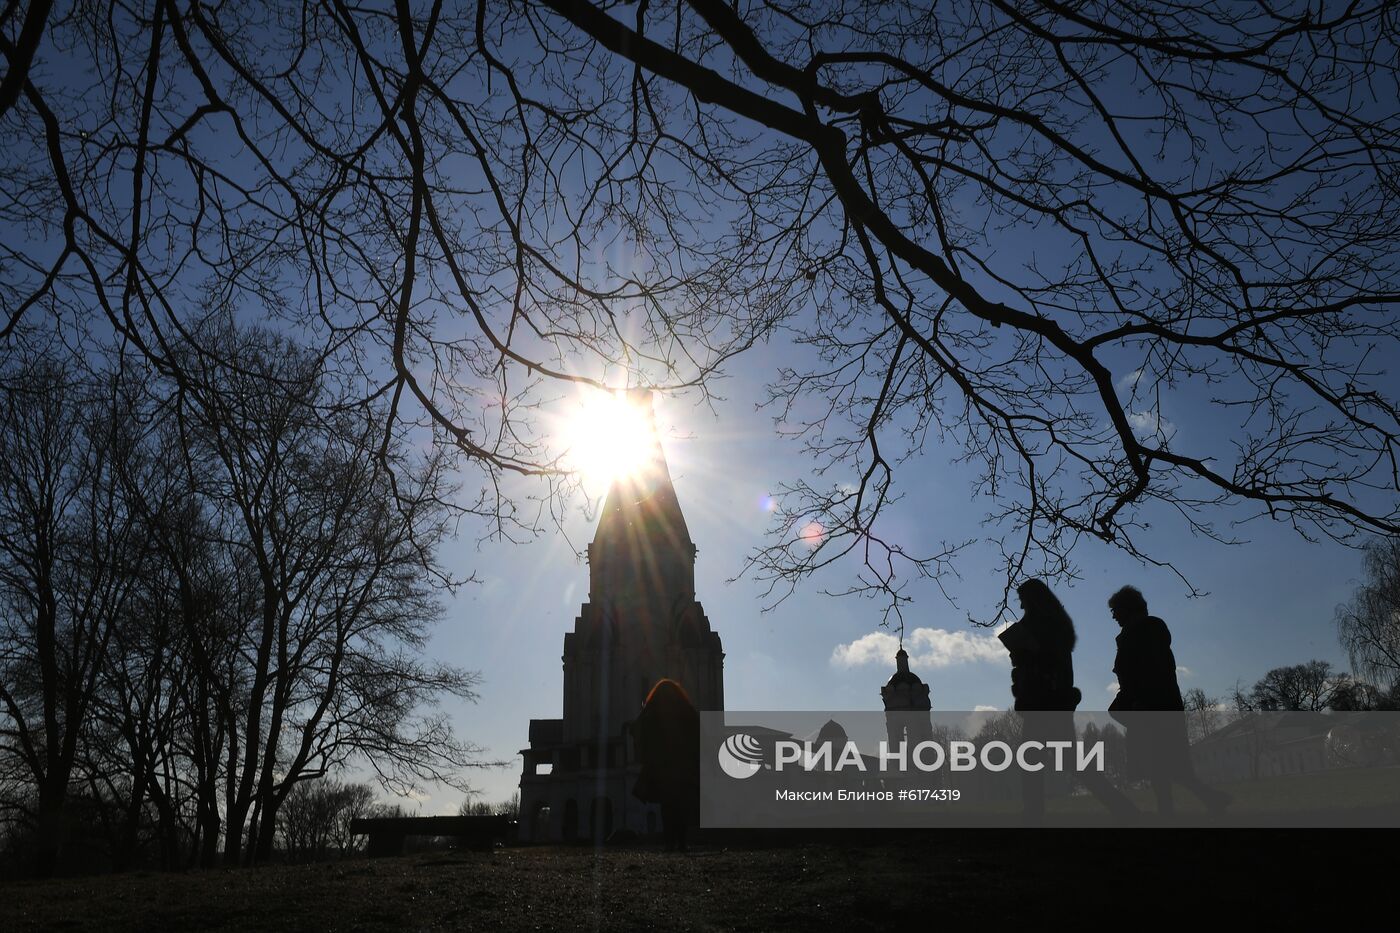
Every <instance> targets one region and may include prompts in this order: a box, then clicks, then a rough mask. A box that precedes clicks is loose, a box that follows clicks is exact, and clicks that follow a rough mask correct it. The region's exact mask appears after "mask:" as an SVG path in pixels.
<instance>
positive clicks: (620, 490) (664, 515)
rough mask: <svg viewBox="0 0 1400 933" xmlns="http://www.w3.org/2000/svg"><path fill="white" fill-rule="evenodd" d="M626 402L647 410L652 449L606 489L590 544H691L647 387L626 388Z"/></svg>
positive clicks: (688, 546)
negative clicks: (645, 459) (633, 542)
mask: <svg viewBox="0 0 1400 933" xmlns="http://www.w3.org/2000/svg"><path fill="white" fill-rule="evenodd" d="M627 403H628V404H629V405H633V406H635V407H637V408H638V409H640V410H642V411H643V412H645V413H646V418H647V424H648V426H649V427H650V428H651V452H650V455H649V456H648V458H647V462H646V463H645V464H643V465H642V466H641V467H639V468H638V469H637V470H635V471H633V472H632V473H630V474H628V475H626V476H619V477H617V478H615V479H614V480H613V483H612V486H611V487H610V488H609V489H608V496H607V499H606V500H604V502H603V511H602V514H601V515H600V516H599V518H598V530H597V531H596V532H595V533H594V535H593V545H594V547H595V548H596V547H598V546H600V545H602V546H605V547H611V546H614V545H616V544H621V543H625V542H631V541H637V540H647V541H649V542H650V543H651V544H652V545H653V546H654V547H667V546H675V547H679V546H683V547H684V548H686V549H687V551H688V549H689V548H690V547H692V542H691V540H690V529H689V528H687V527H686V524H685V516H684V515H683V514H682V513H681V503H680V500H679V499H678V498H677V497H676V488H675V486H674V485H673V484H672V482H671V471H670V469H669V468H668V467H667V465H666V455H665V454H664V453H663V452H662V450H661V440H660V438H659V437H658V436H657V433H656V412H655V411H654V409H653V408H652V396H651V392H650V391H648V390H635V389H632V390H628V391H627Z"/></svg>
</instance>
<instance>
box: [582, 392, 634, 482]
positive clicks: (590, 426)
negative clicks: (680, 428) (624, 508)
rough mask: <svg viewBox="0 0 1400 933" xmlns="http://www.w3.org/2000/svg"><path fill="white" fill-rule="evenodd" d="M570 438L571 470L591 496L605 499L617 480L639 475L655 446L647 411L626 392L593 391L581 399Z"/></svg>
mask: <svg viewBox="0 0 1400 933" xmlns="http://www.w3.org/2000/svg"><path fill="white" fill-rule="evenodd" d="M643 404H645V403H643ZM568 435H569V468H570V469H572V470H575V471H577V472H578V473H579V475H580V476H581V477H582V479H583V484H584V488H585V489H586V490H587V491H588V493H589V494H590V495H602V494H603V493H605V492H606V491H607V490H608V487H609V486H610V485H612V482H613V480H614V479H618V478H620V477H625V476H630V475H633V474H635V473H636V472H637V471H638V470H639V469H641V468H642V467H643V466H644V465H645V464H646V462H647V460H648V459H649V458H650V456H651V452H652V445H653V444H654V443H655V439H654V438H653V436H652V425H651V419H650V417H649V416H648V412H647V410H646V409H645V408H644V407H643V405H639V404H637V403H636V402H633V401H631V400H629V399H628V398H627V395H626V394H625V393H623V392H612V393H608V392H600V391H597V390H589V391H588V392H587V394H585V395H583V396H581V397H580V399H579V407H578V410H577V411H576V412H575V413H574V414H573V416H572V417H571V418H570V419H569V425H568Z"/></svg>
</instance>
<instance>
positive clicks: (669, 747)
mask: <svg viewBox="0 0 1400 933" xmlns="http://www.w3.org/2000/svg"><path fill="white" fill-rule="evenodd" d="M632 737H633V746H634V747H635V749H636V752H637V760H638V761H640V762H641V765H642V768H641V773H640V774H639V775H638V776H637V783H636V785H635V786H634V787H633V788H632V795H633V796H634V797H636V798H637V799H638V800H642V801H645V802H646V803H656V804H660V805H661V830H662V833H663V835H664V838H665V841H666V849H667V851H673V850H679V851H681V852H684V851H686V832H687V830H688V829H689V828H690V827H691V826H694V825H695V824H696V823H697V822H699V814H700V713H699V712H698V711H696V709H695V704H694V703H692V702H691V700H690V695H689V694H687V693H686V692H685V688H683V687H682V686H681V685H680V684H678V683H676V682H675V681H674V680H670V679H662V680H659V681H657V682H656V686H654V687H652V688H651V692H650V693H649V694H647V698H646V702H645V703H643V704H642V711H641V713H640V714H638V716H637V718H636V720H634V721H633V723H632Z"/></svg>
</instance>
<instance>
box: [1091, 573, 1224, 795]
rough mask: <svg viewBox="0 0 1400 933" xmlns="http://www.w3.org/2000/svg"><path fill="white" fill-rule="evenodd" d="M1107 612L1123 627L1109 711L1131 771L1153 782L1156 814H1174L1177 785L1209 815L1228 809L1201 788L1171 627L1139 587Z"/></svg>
mask: <svg viewBox="0 0 1400 933" xmlns="http://www.w3.org/2000/svg"><path fill="white" fill-rule="evenodd" d="M1108 608H1109V611H1110V612H1111V613H1112V614H1113V618H1114V621H1116V622H1117V623H1118V624H1119V626H1121V628H1122V631H1120V632H1119V633H1118V639H1117V641H1118V655H1117V657H1116V658H1115V659H1114V662H1113V673H1115V674H1117V675H1118V696H1117V697H1115V698H1114V700H1113V703H1112V704H1111V705H1110V706H1109V707H1108V709H1109V712H1110V713H1113V714H1114V718H1115V719H1117V720H1118V721H1119V722H1120V723H1122V724H1123V725H1124V726H1125V727H1126V729H1127V737H1128V768H1129V771H1130V772H1132V773H1133V774H1134V775H1135V776H1139V777H1145V778H1147V779H1148V780H1150V781H1151V782H1152V789H1153V792H1154V793H1155V794H1156V795H1157V810H1158V812H1159V813H1161V814H1163V815H1164V816H1170V815H1171V814H1172V813H1173V811H1174V809H1175V808H1174V805H1173V803H1172V785H1173V784H1180V785H1181V786H1183V787H1185V788H1186V789H1187V790H1189V791H1191V793H1193V794H1195V795H1196V797H1198V798H1199V799H1200V801H1201V803H1203V804H1205V806H1206V807H1207V809H1209V810H1212V811H1217V812H1218V811H1219V810H1222V809H1224V808H1225V806H1226V805H1228V804H1229V802H1230V795H1229V794H1226V793H1225V792H1224V791H1219V790H1215V789H1213V788H1211V787H1208V786H1206V785H1205V784H1204V783H1202V782H1201V780H1200V779H1199V778H1198V777H1196V770H1195V768H1194V767H1193V766H1192V764H1191V749H1190V744H1189V741H1188V739H1187V736H1186V714H1185V709H1186V706H1185V704H1183V703H1182V701H1181V688H1180V686H1178V684H1177V682H1176V656H1175V655H1174V654H1173V653H1172V636H1171V632H1170V631H1168V629H1167V624H1166V623H1165V622H1163V621H1162V620H1161V619H1159V618H1157V617H1156V616H1153V615H1149V614H1148V612H1147V600H1146V599H1144V598H1143V595H1142V593H1141V592H1139V591H1138V590H1137V588H1135V587H1131V586H1125V587H1123V588H1122V589H1120V590H1119V591H1118V592H1116V593H1114V594H1113V595H1112V596H1111V597H1109V600H1108ZM1135 713H1151V714H1152V715H1134V714H1135ZM1171 714H1176V715H1171Z"/></svg>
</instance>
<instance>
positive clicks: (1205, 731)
mask: <svg viewBox="0 0 1400 933" xmlns="http://www.w3.org/2000/svg"><path fill="white" fill-rule="evenodd" d="M1181 699H1182V702H1183V703H1184V705H1185V707H1186V733H1187V736H1188V738H1189V739H1190V740H1191V741H1192V742H1193V743H1194V742H1199V741H1200V740H1201V739H1203V738H1205V737H1206V736H1208V735H1210V734H1211V733H1212V732H1214V731H1215V730H1216V729H1219V728H1220V726H1221V720H1222V717H1223V713H1224V706H1223V705H1222V704H1223V701H1222V700H1221V699H1220V698H1219V697H1213V696H1208V695H1207V694H1206V692H1205V691H1204V690H1202V689H1201V688H1200V687H1192V688H1191V689H1190V690H1187V691H1186V692H1185V693H1184V694H1182V696H1181Z"/></svg>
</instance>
